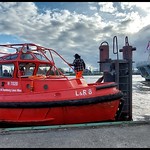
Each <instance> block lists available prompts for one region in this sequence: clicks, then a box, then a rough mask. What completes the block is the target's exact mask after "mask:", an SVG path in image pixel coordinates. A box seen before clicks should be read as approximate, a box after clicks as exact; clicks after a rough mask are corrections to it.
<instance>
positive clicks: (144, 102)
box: [84, 75, 150, 121]
mask: <svg viewBox="0 0 150 150" xmlns="http://www.w3.org/2000/svg"><path fill="white" fill-rule="evenodd" d="M99 77H100V76H84V78H85V80H86V81H87V83H92V82H95V81H97V79H98V78H99ZM131 92H132V118H133V121H144V120H147V119H148V120H149V119H150V82H148V81H145V79H144V78H143V77H141V75H133V77H132V91H131Z"/></svg>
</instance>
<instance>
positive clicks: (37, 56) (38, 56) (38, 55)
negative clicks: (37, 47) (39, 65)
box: [34, 53, 48, 61]
mask: <svg viewBox="0 0 150 150" xmlns="http://www.w3.org/2000/svg"><path fill="white" fill-rule="evenodd" d="M34 55H35V57H36V58H37V59H39V60H44V61H48V60H47V59H46V58H45V57H44V56H42V55H41V54H38V53H34Z"/></svg>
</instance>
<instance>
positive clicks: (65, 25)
mask: <svg viewBox="0 0 150 150" xmlns="http://www.w3.org/2000/svg"><path fill="white" fill-rule="evenodd" d="M61 4H62V3H61ZM70 5H71V4H70ZM83 5H84V6H85V5H86V6H85V7H84V8H86V12H87V13H85V11H84V10H83V11H84V13H81V8H80V9H79V8H78V10H80V12H78V11H77V10H76V11H75V10H74V11H69V10H68V9H59V8H57V9H56V8H54V9H49V8H47V9H46V8H43V11H41V10H40V9H39V8H38V6H37V5H35V3H33V2H1V3H0V13H1V15H0V22H1V26H0V33H1V34H4V35H5V34H6V35H11V36H12V35H13V36H16V37H19V38H20V40H22V41H23V42H32V43H36V44H40V45H42V46H45V47H49V48H53V49H55V50H57V51H58V52H59V53H60V54H61V55H62V56H63V57H64V58H65V59H67V61H68V62H72V61H73V59H74V58H73V55H74V53H79V54H80V55H81V56H82V58H83V59H84V60H85V62H86V63H87V66H94V67H95V68H96V67H98V63H97V62H98V61H99V45H100V43H101V42H103V41H108V42H110V53H111V55H112V40H113V37H114V36H118V44H119V48H122V47H123V46H124V45H123V44H124V38H125V36H129V40H130V43H131V44H133V46H135V47H136V46H138V47H140V50H139V48H138V51H137V52H134V53H136V58H138V59H139V58H140V57H139V56H138V55H139V54H141V53H142V51H143V50H142V48H144V47H145V43H146V42H147V41H149V38H150V37H149V35H148V33H149V17H150V9H149V8H150V3H145V2H144V3H137V2H134V3H132V2H129V3H128V2H91V3H90V2H89V3H82V7H83ZM78 6H80V5H78ZM88 11H89V12H90V14H88ZM145 30H147V31H146V32H145ZM137 35H138V36H137ZM141 37H142V38H141ZM7 42H9V41H7ZM91 54H92V55H91ZM134 56H135V55H134ZM113 57H115V56H113V55H112V58H113ZM136 58H135V60H137V59H136Z"/></svg>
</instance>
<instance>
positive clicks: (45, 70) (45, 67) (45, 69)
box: [37, 64, 54, 75]
mask: <svg viewBox="0 0 150 150" xmlns="http://www.w3.org/2000/svg"><path fill="white" fill-rule="evenodd" d="M49 72H50V73H49ZM37 74H41V75H50V74H54V73H53V71H52V66H50V65H49V64H40V65H39V67H38V71H37Z"/></svg>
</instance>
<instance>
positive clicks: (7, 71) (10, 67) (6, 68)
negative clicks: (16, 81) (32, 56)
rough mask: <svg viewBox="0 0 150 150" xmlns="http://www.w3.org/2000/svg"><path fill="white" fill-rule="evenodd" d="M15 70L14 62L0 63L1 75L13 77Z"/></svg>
mask: <svg viewBox="0 0 150 150" xmlns="http://www.w3.org/2000/svg"><path fill="white" fill-rule="evenodd" d="M13 72H14V64H0V77H3V78H11V77H12V76H13Z"/></svg>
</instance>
